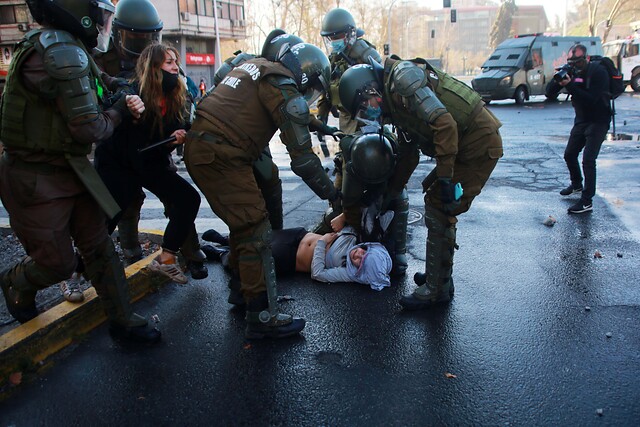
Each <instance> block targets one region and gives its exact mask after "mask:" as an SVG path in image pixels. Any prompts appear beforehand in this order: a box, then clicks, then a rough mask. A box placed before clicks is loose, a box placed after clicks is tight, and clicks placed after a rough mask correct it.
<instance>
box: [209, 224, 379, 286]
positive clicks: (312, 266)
mask: <svg viewBox="0 0 640 427" xmlns="http://www.w3.org/2000/svg"><path fill="white" fill-rule="evenodd" d="M202 238H203V239H204V240H207V241H210V242H214V243H217V245H215V246H214V245H202V250H203V251H204V252H205V253H206V254H207V258H209V259H210V260H220V261H221V262H222V264H223V265H224V266H225V267H226V266H227V264H228V256H229V248H228V246H227V244H228V240H227V239H226V238H225V237H223V236H221V235H220V234H219V233H217V232H216V231H215V230H208V231H206V232H205V233H203V235H202ZM356 241H357V236H356V234H355V232H354V230H353V228H352V227H349V226H346V227H344V228H343V229H342V230H340V231H339V232H333V233H327V234H325V235H320V234H315V233H310V232H308V231H307V230H306V229H304V228H302V227H298V228H285V229H283V230H274V231H273V238H272V241H271V250H272V253H273V260H274V264H275V269H276V274H277V275H287V274H293V273H295V272H299V273H311V278H312V279H314V280H317V281H320V282H326V283H335V282H355V283H361V284H365V285H369V286H370V287H371V289H374V290H382V289H383V288H385V287H388V286H390V285H391V280H390V277H389V273H390V271H391V257H390V256H389V253H388V252H387V250H386V249H385V248H384V246H383V245H382V244H380V243H375V242H366V243H360V244H357V243H356Z"/></svg>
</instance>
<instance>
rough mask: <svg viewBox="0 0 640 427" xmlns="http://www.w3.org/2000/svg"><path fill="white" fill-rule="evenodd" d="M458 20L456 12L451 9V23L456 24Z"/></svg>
mask: <svg viewBox="0 0 640 427" xmlns="http://www.w3.org/2000/svg"><path fill="white" fill-rule="evenodd" d="M457 20H458V17H457V16H456V10H455V9H451V22H456V21H457Z"/></svg>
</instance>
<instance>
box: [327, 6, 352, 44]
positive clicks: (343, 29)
mask: <svg viewBox="0 0 640 427" xmlns="http://www.w3.org/2000/svg"><path fill="white" fill-rule="evenodd" d="M320 35H321V36H322V38H323V39H324V43H325V45H326V46H327V49H328V50H329V51H330V52H342V51H343V50H345V49H347V48H348V47H349V46H353V44H354V43H355V42H356V40H357V38H358V36H357V28H356V21H355V20H354V19H353V16H351V14H350V13H349V12H347V11H346V10H345V9H341V8H336V9H332V10H330V11H329V12H328V13H327V14H326V15H325V16H324V19H323V20H322V28H321V31H320Z"/></svg>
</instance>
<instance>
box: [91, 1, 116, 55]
mask: <svg viewBox="0 0 640 427" xmlns="http://www.w3.org/2000/svg"><path fill="white" fill-rule="evenodd" d="M101 4H103V3H98V5H101ZM99 13H100V14H101V17H100V19H99V20H98V22H97V23H96V29H97V30H98V39H97V44H96V47H95V49H96V50H97V51H98V52H102V53H104V52H106V51H107V49H108V48H109V39H110V38H111V23H112V22H113V11H112V10H109V9H105V8H100V12H99Z"/></svg>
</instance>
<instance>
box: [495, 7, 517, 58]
mask: <svg viewBox="0 0 640 427" xmlns="http://www.w3.org/2000/svg"><path fill="white" fill-rule="evenodd" d="M517 10H518V6H516V2H515V0H502V4H501V5H500V9H498V16H497V18H496V21H495V22H494V23H493V27H492V28H491V32H490V33H489V44H490V46H491V47H492V48H493V49H495V48H496V47H497V46H498V45H499V44H500V43H502V42H503V41H505V40H506V39H508V38H509V36H510V33H511V23H512V22H513V15H515V13H516V11H517Z"/></svg>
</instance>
